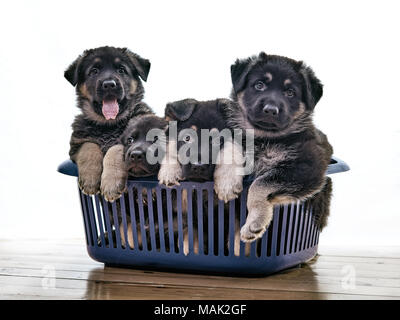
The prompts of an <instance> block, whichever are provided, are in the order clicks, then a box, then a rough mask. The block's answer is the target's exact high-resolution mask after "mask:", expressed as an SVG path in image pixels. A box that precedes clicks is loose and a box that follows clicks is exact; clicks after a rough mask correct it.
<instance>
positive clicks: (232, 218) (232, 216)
mask: <svg viewBox="0 0 400 320" xmlns="http://www.w3.org/2000/svg"><path fill="white" fill-rule="evenodd" d="M235 202H236V201H235V200H232V201H230V202H229V229H228V230H229V231H228V241H227V245H228V253H229V256H233V255H235V245H236V243H235V222H236V208H235Z"/></svg>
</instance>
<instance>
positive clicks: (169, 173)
mask: <svg viewBox="0 0 400 320" xmlns="http://www.w3.org/2000/svg"><path fill="white" fill-rule="evenodd" d="M158 180H159V182H160V184H165V185H166V186H167V187H172V186H174V185H179V181H180V180H182V169H181V166H180V165H179V164H177V165H162V166H161V168H160V171H159V172H158Z"/></svg>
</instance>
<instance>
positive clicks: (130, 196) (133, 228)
mask: <svg viewBox="0 0 400 320" xmlns="http://www.w3.org/2000/svg"><path fill="white" fill-rule="evenodd" d="M133 191H134V190H133V188H128V200H129V218H130V220H131V230H130V231H131V232H132V238H133V249H138V250H139V249H140V248H139V241H138V233H137V230H138V229H137V224H136V221H137V220H136V209H135V197H134V192H133Z"/></svg>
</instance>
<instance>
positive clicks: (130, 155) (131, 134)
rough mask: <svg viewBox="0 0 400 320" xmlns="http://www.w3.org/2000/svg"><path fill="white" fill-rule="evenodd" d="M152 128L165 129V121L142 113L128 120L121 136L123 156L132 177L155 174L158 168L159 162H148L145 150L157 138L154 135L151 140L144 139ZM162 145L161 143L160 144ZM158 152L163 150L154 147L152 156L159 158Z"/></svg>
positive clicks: (152, 144)
mask: <svg viewBox="0 0 400 320" xmlns="http://www.w3.org/2000/svg"><path fill="white" fill-rule="evenodd" d="M152 129H160V130H162V131H164V132H165V131H166V129H167V122H166V121H165V120H164V119H162V118H159V117H157V116H155V115H144V116H141V117H136V118H133V119H131V120H130V121H129V123H128V126H127V128H126V129H125V131H124V133H123V134H122V136H121V139H120V142H121V143H122V144H123V145H124V157H125V163H126V167H127V169H128V172H129V175H130V176H133V177H145V176H153V175H156V174H157V172H158V170H159V169H160V163H159V162H156V163H154V164H152V163H149V162H148V159H147V156H146V155H147V151H148V149H149V148H150V147H152V146H154V143H155V142H156V141H157V140H158V138H159V137H158V136H155V137H154V138H153V140H151V141H149V140H147V139H146V136H147V134H148V133H149V131H150V130H152ZM160 146H162V144H160ZM158 152H165V150H162V149H161V148H156V149H155V151H154V153H155V154H154V156H155V157H158V156H160V157H161V158H162V157H163V155H161V154H160V155H159V154H158Z"/></svg>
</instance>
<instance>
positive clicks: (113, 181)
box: [100, 174, 127, 202]
mask: <svg viewBox="0 0 400 320" xmlns="http://www.w3.org/2000/svg"><path fill="white" fill-rule="evenodd" d="M100 190H101V194H102V196H103V197H104V199H105V200H107V201H109V202H113V201H115V200H117V199H119V198H120V197H121V196H122V194H123V193H124V192H125V191H126V190H127V177H126V176H125V175H111V174H110V175H109V174H103V176H102V177H101V187H100Z"/></svg>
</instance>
